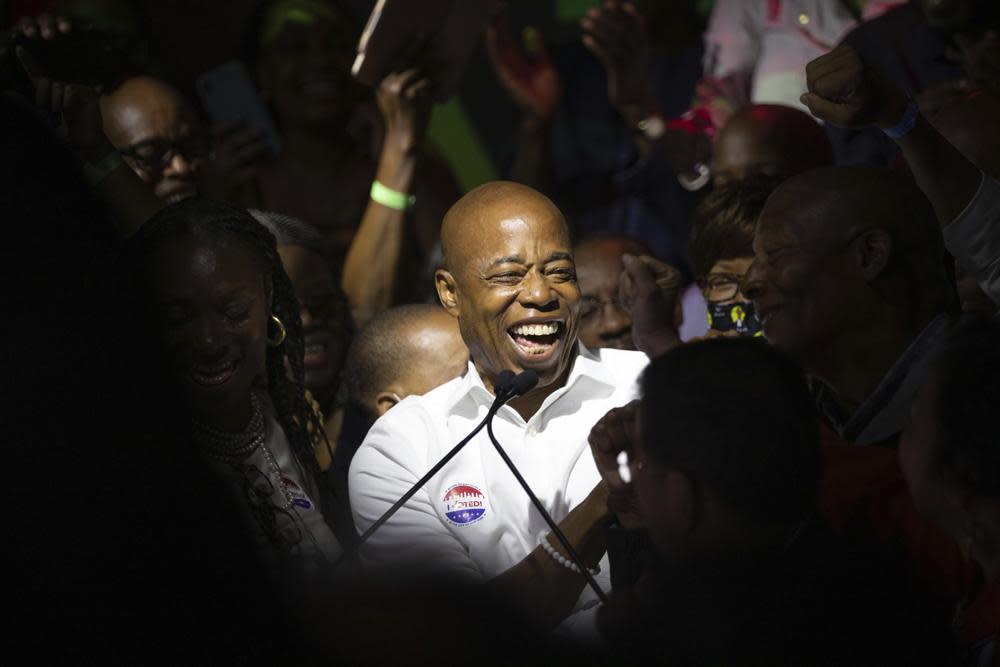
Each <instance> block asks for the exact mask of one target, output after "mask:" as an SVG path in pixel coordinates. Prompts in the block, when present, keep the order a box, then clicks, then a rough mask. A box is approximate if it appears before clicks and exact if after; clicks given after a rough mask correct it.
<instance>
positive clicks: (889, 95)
mask: <svg viewBox="0 0 1000 667" xmlns="http://www.w3.org/2000/svg"><path fill="white" fill-rule="evenodd" d="M806 82H807V86H808V90H809V92H807V93H805V94H804V95H802V98H801V100H802V103H803V104H805V105H806V106H807V107H809V111H811V112H812V114H813V115H814V116H816V117H817V118H819V119H820V120H825V121H826V122H828V123H830V124H832V125H837V126H839V127H847V128H852V129H861V128H864V127H869V126H871V125H875V126H878V127H880V128H883V129H884V128H888V127H893V126H894V125H896V124H897V123H898V122H899V121H900V119H901V118H902V117H903V114H904V113H905V111H906V104H907V100H906V95H905V94H904V93H903V91H902V90H900V89H899V88H898V87H896V86H895V85H894V84H893V83H891V82H890V81H888V80H886V79H885V78H883V77H882V76H881V75H879V74H878V72H876V71H875V70H874V69H872V68H871V67H868V66H867V65H866V64H865V62H864V61H863V60H862V59H861V56H859V55H858V52H857V51H855V50H854V49H853V48H851V47H850V46H846V45H841V46H838V47H837V48H836V49H834V50H833V51H831V52H830V53H827V54H826V55H823V56H820V57H819V58H816V59H815V60H813V61H812V62H810V63H809V64H808V65H806Z"/></svg>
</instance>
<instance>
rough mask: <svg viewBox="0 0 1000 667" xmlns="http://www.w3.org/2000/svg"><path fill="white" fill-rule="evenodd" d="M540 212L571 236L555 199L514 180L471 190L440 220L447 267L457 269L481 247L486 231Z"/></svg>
mask: <svg viewBox="0 0 1000 667" xmlns="http://www.w3.org/2000/svg"><path fill="white" fill-rule="evenodd" d="M528 215H537V216H538V217H539V218H540V219H541V220H544V221H547V222H548V224H551V225H553V226H554V228H556V229H557V230H558V233H559V234H561V235H564V236H565V238H566V239H569V237H570V233H569V227H568V226H567V224H566V220H565V218H563V215H562V213H560V212H559V209H558V208H556V205H555V204H553V203H552V200H551V199H549V198H548V197H546V196H545V195H543V194H542V193H541V192H538V191H537V190H534V189H532V188H530V187H528V186H526V185H521V184H520V183H514V182H512V181H493V182H490V183H485V184H483V185H480V186H479V187H477V188H474V189H472V190H470V191H469V192H468V193H466V194H465V196H463V197H462V198H461V199H459V200H458V201H457V202H455V204H454V205H453V206H452V207H451V208H450V209H448V212H447V213H446V214H445V216H444V220H443V221H442V223H441V250H442V252H443V253H444V266H445V268H447V269H448V270H449V271H452V272H454V271H455V269H456V268H461V267H462V265H463V263H464V261H465V258H466V257H467V255H468V253H469V252H471V251H472V250H473V249H474V248H476V247H477V246H480V247H481V244H482V241H483V236H482V235H483V234H495V233H498V232H499V233H503V231H504V230H503V227H504V222H505V221H508V220H513V219H519V218H524V217H526V216H528Z"/></svg>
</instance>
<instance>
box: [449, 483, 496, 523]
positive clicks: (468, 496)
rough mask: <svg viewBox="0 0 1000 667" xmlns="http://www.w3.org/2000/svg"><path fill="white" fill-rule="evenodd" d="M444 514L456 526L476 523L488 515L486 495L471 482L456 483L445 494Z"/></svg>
mask: <svg viewBox="0 0 1000 667" xmlns="http://www.w3.org/2000/svg"><path fill="white" fill-rule="evenodd" d="M444 515H445V517H446V518H447V519H448V522H449V523H452V524H454V525H456V526H467V525H469V524H470V523H476V522H477V521H480V520H481V519H482V518H483V517H484V516H486V495H485V494H484V493H483V492H482V491H480V490H479V489H478V488H476V487H475V486H472V485H471V484H455V485H453V486H452V487H451V488H449V489H448V491H447V492H446V493H445V494H444Z"/></svg>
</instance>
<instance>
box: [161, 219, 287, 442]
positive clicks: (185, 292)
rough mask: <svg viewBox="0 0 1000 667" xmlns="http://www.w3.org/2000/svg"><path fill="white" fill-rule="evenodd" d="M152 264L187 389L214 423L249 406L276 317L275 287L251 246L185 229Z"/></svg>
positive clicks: (166, 334) (173, 355)
mask: <svg viewBox="0 0 1000 667" xmlns="http://www.w3.org/2000/svg"><path fill="white" fill-rule="evenodd" d="M227 241H228V242H227ZM150 271H151V279H152V285H151V288H152V292H153V294H152V303H153V304H154V306H155V309H156V311H155V314H156V319H157V322H158V325H159V326H158V329H159V331H160V333H161V337H162V343H163V345H164V348H165V352H166V354H167V356H168V359H169V362H170V367H171V370H172V371H173V374H174V377H175V379H176V381H177V383H178V385H179V387H180V390H181V391H182V392H183V393H184V394H185V395H187V396H188V397H189V398H190V399H191V403H192V406H193V408H194V410H195V412H196V413H197V414H198V415H199V417H200V418H201V419H202V420H203V421H206V422H208V423H220V422H221V423H226V422H229V421H232V419H233V417H232V415H237V416H238V415H240V414H245V412H246V409H247V406H248V405H249V395H250V389H251V386H252V385H253V383H254V381H255V380H256V379H257V378H258V377H260V376H263V375H264V369H265V359H266V354H267V328H268V320H269V318H270V305H269V304H270V296H269V291H270V289H269V286H268V285H267V284H266V281H265V279H264V278H263V276H262V275H261V270H260V268H259V266H257V265H256V264H255V262H254V258H253V255H252V254H251V251H250V250H249V249H247V248H246V247H245V246H244V245H243V244H241V243H240V242H238V241H234V240H228V239H225V238H223V239H219V240H213V241H212V242H209V243H206V242H205V241H203V240H200V239H196V238H193V237H192V236H190V235H185V236H181V237H178V238H175V239H171V240H169V241H166V242H164V243H163V245H162V246H161V247H160V248H159V249H158V250H157V251H156V252H155V253H154V255H153V256H152V258H151V261H150ZM227 417H228V418H227Z"/></svg>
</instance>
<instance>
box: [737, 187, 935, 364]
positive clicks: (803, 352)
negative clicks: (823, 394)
mask: <svg viewBox="0 0 1000 667" xmlns="http://www.w3.org/2000/svg"><path fill="white" fill-rule="evenodd" d="M753 249H754V262H753V265H752V266H751V268H750V271H749V272H748V273H747V275H746V278H745V280H744V284H743V289H744V294H745V295H746V296H748V297H749V298H751V299H752V300H753V301H754V304H755V306H756V308H757V311H758V313H759V314H760V317H761V319H762V321H763V323H764V331H765V335H767V337H768V338H769V339H770V340H772V341H773V342H775V343H776V344H778V345H779V346H782V347H784V348H785V349H786V350H787V351H789V352H792V353H793V354H796V355H798V356H799V357H800V361H802V362H803V363H806V364H808V359H807V358H808V357H810V356H813V357H814V356H815V354H816V353H817V351H820V350H829V349H833V348H834V347H836V346H837V345H838V344H839V343H840V341H843V340H844V336H845V334H848V335H851V334H852V333H853V334H857V333H858V332H859V331H864V330H867V329H866V327H870V326H871V325H872V324H871V323H872V322H875V321H879V322H894V324H887V325H886V326H902V327H905V328H906V329H907V332H906V333H913V331H914V330H915V329H918V328H919V327H921V326H923V324H925V323H926V322H927V321H928V320H929V319H930V317H932V316H933V315H936V314H938V313H941V312H943V311H944V310H946V309H947V308H948V307H949V306H950V305H951V295H953V293H954V291H953V287H952V286H951V283H950V281H949V278H948V272H947V270H946V260H945V251H944V243H943V240H942V238H941V232H940V230H939V229H938V225H937V221H936V218H935V215H934V211H933V209H932V208H931V206H930V203H929V202H928V201H927V200H926V198H925V197H924V196H923V194H922V193H921V192H920V190H919V189H918V188H917V187H916V185H915V184H913V182H912V180H911V179H910V178H908V177H907V176H905V175H903V174H899V173H895V172H891V171H888V170H886V169H876V168H871V167H850V168H847V167H838V168H833V167H831V168H824V169H816V170H813V171H809V172H806V173H804V174H801V175H799V176H795V177H793V178H791V179H789V180H787V181H785V182H784V183H783V184H781V185H780V186H778V188H777V189H776V190H775V191H774V193H773V194H772V195H771V196H770V198H768V200H767V203H766V204H765V206H764V210H763V211H762V212H761V215H760V218H759V220H758V222H757V228H756V230H755V234H754V243H753ZM888 314H891V316H887V315H888ZM914 335H915V334H914Z"/></svg>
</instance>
